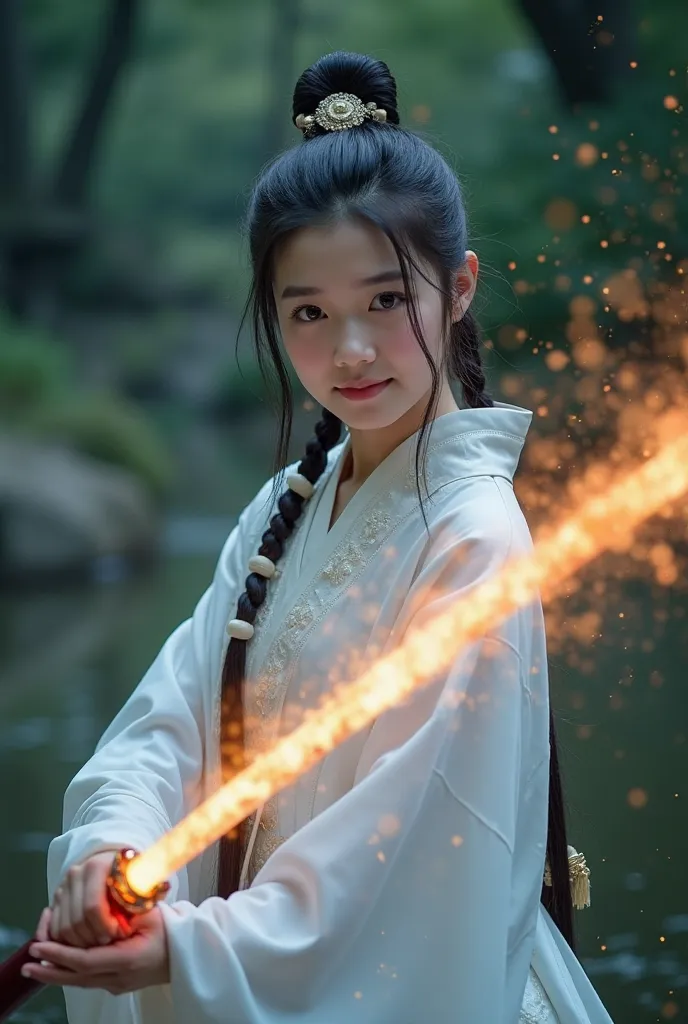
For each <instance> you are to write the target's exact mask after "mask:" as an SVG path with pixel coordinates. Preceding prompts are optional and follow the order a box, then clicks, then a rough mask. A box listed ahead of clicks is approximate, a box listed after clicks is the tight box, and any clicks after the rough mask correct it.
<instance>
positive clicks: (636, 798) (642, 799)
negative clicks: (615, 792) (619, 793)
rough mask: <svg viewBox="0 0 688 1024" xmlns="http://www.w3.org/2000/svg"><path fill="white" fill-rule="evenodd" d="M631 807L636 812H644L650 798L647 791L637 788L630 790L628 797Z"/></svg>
mask: <svg viewBox="0 0 688 1024" xmlns="http://www.w3.org/2000/svg"><path fill="white" fill-rule="evenodd" d="M626 800H627V801H628V805H629V807H632V808H633V809H634V810H636V811H640V810H642V808H643V807H646V806H647V802H648V800H649V797H648V795H647V791H646V790H644V789H641V788H640V787H637V788H635V789H629V791H628V795H627V797H626Z"/></svg>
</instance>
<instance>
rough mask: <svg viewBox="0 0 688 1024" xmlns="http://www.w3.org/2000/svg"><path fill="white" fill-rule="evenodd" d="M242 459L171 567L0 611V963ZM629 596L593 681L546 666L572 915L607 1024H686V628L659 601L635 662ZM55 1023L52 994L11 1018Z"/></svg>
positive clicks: (251, 476)
mask: <svg viewBox="0 0 688 1024" xmlns="http://www.w3.org/2000/svg"><path fill="white" fill-rule="evenodd" d="M197 442H198V443H199V444H200V440H199V439H197V440H196V441H194V442H193V443H194V444H195V443H197ZM201 447H203V445H201ZM204 451H205V448H204ZM238 458H239V456H237V454H236V452H234V453H232V452H229V453H228V452H227V451H226V450H225V449H223V450H222V465H223V466H224V469H225V472H224V473H223V474H220V477H219V479H221V481H222V482H220V483H218V482H217V479H216V478H215V476H213V474H214V470H213V469H212V466H211V467H210V472H211V477H212V478H213V480H214V483H213V484H212V486H211V487H209V486H207V485H206V487H205V490H203V491H202V492H198V491H194V488H193V487H191V488H189V489H186V488H185V489H184V491H183V492H180V495H179V499H180V500H179V503H178V513H176V514H175V516H173V517H172V520H171V522H170V524H169V526H168V529H167V534H166V537H167V539H166V549H167V555H166V557H165V558H164V559H163V561H162V563H161V565H160V566H159V568H158V569H156V570H155V571H153V572H152V573H150V574H149V575H147V576H146V577H145V578H139V579H137V580H134V581H132V580H127V579H121V578H118V569H117V566H116V564H105V565H103V566H101V567H100V572H99V576H100V580H99V582H94V583H93V584H92V585H90V586H87V587H80V588H76V589H73V590H66V591H60V592H57V593H56V592H53V593H44V594H33V595H23V596H14V597H12V596H7V595H5V596H4V597H3V598H1V599H0V778H1V779H2V786H1V787H0V826H1V834H0V879H2V888H1V889H0V958H4V957H5V956H6V955H8V954H9V952H10V951H11V950H12V949H13V948H14V947H16V946H17V945H18V944H20V943H21V942H23V941H24V939H25V938H26V937H27V936H28V934H29V932H30V931H31V929H32V927H33V926H34V925H35V923H36V921H37V919H38V916H39V913H40V911H41V908H42V907H43V905H44V902H45V856H46V850H47V846H48V843H49V841H50V839H51V837H52V836H53V835H54V834H55V833H56V831H57V830H58V829H59V827H60V815H61V803H62V796H63V793H64V790H65V787H66V785H67V783H68V782H69V780H70V779H71V778H72V776H73V775H74V774H75V772H76V771H77V770H78V768H79V767H80V766H81V765H82V764H83V762H84V761H85V760H86V759H87V758H88V757H89V755H90V753H91V752H92V750H93V747H94V745H95V743H96V741H97V739H98V737H99V735H100V734H101V732H102V731H103V729H104V728H105V726H106V725H107V724H108V722H109V721H110V719H111V718H112V716H113V715H114V713H115V712H116V711H117V710H118V708H119V707H120V706H121V704H122V703H123V701H124V700H125V698H126V696H127V695H128V693H129V692H130V691H131V689H132V688H133V686H134V685H135V684H136V682H137V680H138V679H139V678H140V676H141V675H142V673H143V672H144V671H145V669H146V667H147V666H148V664H149V663H150V661H151V660H152V658H153V657H154V655H155V653H156V652H157V650H158V648H159V647H160V645H161V643H162V642H163V640H164V639H165V637H166V636H167V635H168V634H169V633H170V632H171V630H172V629H173V628H174V627H175V626H176V625H177V624H178V623H179V622H180V621H182V619H184V618H185V617H186V616H187V615H188V614H189V613H190V611H191V610H192V608H193V605H194V603H195V601H196V600H197V598H198V597H199V596H200V594H201V593H202V591H203V590H204V589H205V587H206V585H207V583H208V581H209V579H210V576H211V574H212V570H213V566H214V562H215V558H216V555H217V553H218V552H219V549H220V546H221V544H222V540H223V538H224V535H225V534H226V531H227V529H228V528H229V526H230V525H231V519H232V516H233V515H234V514H236V512H237V511H238V510H239V509H240V508H241V507H242V505H243V504H244V503H245V501H246V500H247V498H248V497H249V495H250V494H251V493H253V491H254V490H255V487H256V486H257V484H258V483H259V482H260V479H261V478H262V477H264V476H265V472H266V471H267V469H268V468H269V461H268V459H267V458H264V453H263V454H261V456H260V458H259V459H258V464H257V466H252V467H251V468H249V467H246V468H245V469H244V470H242V473H241V474H236V473H235V471H234V470H233V469H232V468H231V467H232V464H233V465H234V466H235V467H236V466H237V465H238V461H237V460H238ZM244 465H246V463H245V462H244ZM228 467H229V468H228ZM207 468H208V467H206V469H203V467H201V468H200V469H199V470H198V472H199V473H202V472H206V470H207ZM239 480H240V481H241V483H240V484H238V483H237V481H239ZM218 509H220V512H221V514H220V516H219V517H218V516H217V511H218ZM625 601H626V605H627V608H629V609H635V610H636V611H638V612H639V614H638V615H637V616H635V618H634V620H633V621H634V622H635V623H636V624H635V625H634V627H633V629H631V628H630V627H629V626H627V625H625V622H626V621H627V620H626V619H624V620H620V619H619V618H618V615H617V614H616V612H614V611H612V610H610V611H609V614H608V621H607V622H606V623H605V624H604V626H603V629H602V631H603V633H604V635H605V643H604V645H603V646H602V645H601V646H600V647H599V648H598V649H593V650H591V651H588V657H589V658H591V659H592V664H593V669H592V671H590V666H589V665H588V667H587V670H586V671H585V672H582V671H579V670H576V669H573V668H571V667H570V665H569V664H567V662H566V661H565V660H564V659H561V660H559V659H557V658H556V657H555V658H554V665H553V695H554V696H553V699H554V704H555V707H556V708H557V710H558V711H559V712H560V715H559V720H560V724H559V734H560V744H561V748H562V757H563V761H564V768H565V779H566V788H567V794H568V800H569V803H570V807H571V825H570V836H569V841H570V842H571V843H572V844H573V845H575V846H576V847H577V848H578V849H579V850H582V851H583V852H584V853H585V855H586V857H587V861H588V864H589V866H590V869H591V875H592V907H591V908H590V909H587V910H585V911H582V912H579V913H578V914H577V915H576V916H577V924H578V933H579V953H580V955H581V958H582V960H583V962H584V965H585V967H586V970H587V971H588V973H589V974H590V976H591V977H592V979H593V982H594V984H595V986H596V987H597V989H598V991H599V992H600V994H601V996H602V998H603V1000H604V1001H605V1003H606V1005H607V1006H608V1008H609V1010H610V1013H611V1014H612V1017H613V1018H614V1020H615V1022H616V1024H641V1022H642V1024H645V1022H654V1021H672V1020H673V1021H688V884H687V883H686V863H688V838H687V833H688V830H687V829H686V823H685V806H686V799H687V798H688V788H687V784H688V772H687V770H686V769H687V757H686V753H687V751H688V694H687V691H686V688H687V686H688V671H687V670H688V639H687V636H686V630H687V626H686V621H685V620H684V618H683V617H682V612H683V606H682V599H681V598H679V597H678V596H675V597H672V598H671V599H670V600H669V601H668V603H667V604H666V607H665V612H664V613H663V619H664V620H665V621H664V622H663V627H662V636H661V640H660V642H659V643H658V645H657V647H656V648H655V650H654V651H652V652H645V651H644V650H643V645H642V643H639V642H638V641H639V632H642V631H643V630H644V629H647V632H648V635H649V633H650V632H651V631H652V630H653V629H654V624H653V623H654V619H653V614H652V613H653V608H652V604H651V595H650V593H649V591H645V590H644V589H643V588H642V587H640V585H638V584H633V585H631V584H629V585H628V588H627V592H626V595H625ZM643 623H645V625H643ZM636 791H637V792H636ZM629 793H630V794H631V797H630V798H629ZM629 799H630V802H629ZM633 802H635V803H640V804H641V805H642V806H636V807H634V806H632V803H633ZM603 947H604V948H603ZM64 1019H65V1018H64V1011H63V1007H62V1000H61V996H60V994H59V993H57V992H54V991H50V992H46V993H44V994H41V995H40V996H38V997H37V998H35V999H34V1000H33V1001H32V1002H31V1003H29V1004H27V1005H26V1007H25V1008H24V1009H23V1010H21V1011H20V1012H18V1013H17V1014H16V1015H15V1016H14V1017H13V1018H12V1020H13V1021H15V1022H17V1024H18V1022H20V1021H22V1022H29V1021H32V1022H33V1021H35V1022H39V1021H40V1022H42V1024H47V1022H63V1021H64ZM475 1024H478V1022H475ZM481 1024H482V1022H481Z"/></svg>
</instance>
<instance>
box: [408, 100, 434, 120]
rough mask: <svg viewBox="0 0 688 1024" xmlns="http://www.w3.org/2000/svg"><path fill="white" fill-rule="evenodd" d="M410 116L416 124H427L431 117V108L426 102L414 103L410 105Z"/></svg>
mask: <svg viewBox="0 0 688 1024" xmlns="http://www.w3.org/2000/svg"><path fill="white" fill-rule="evenodd" d="M411 117H412V118H413V120H414V121H415V122H416V124H427V123H428V121H429V120H430V118H431V117H432V110H431V109H430V107H429V106H428V105H427V104H426V103H416V104H415V106H413V107H411Z"/></svg>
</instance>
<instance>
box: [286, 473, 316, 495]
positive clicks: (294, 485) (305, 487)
mask: <svg viewBox="0 0 688 1024" xmlns="http://www.w3.org/2000/svg"><path fill="white" fill-rule="evenodd" d="M287 487H289V488H290V489H291V490H292V491H294V493H295V494H298V495H299V497H301V498H303V499H304V501H308V499H309V498H311V497H312V496H313V492H314V491H315V487H314V486H313V484H312V483H311V482H310V480H306V478H305V476H301V474H300V473H290V474H289V476H288V477H287Z"/></svg>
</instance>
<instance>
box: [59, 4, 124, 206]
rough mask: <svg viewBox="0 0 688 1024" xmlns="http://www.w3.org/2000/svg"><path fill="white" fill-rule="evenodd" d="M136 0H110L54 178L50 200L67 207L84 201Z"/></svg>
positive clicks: (122, 57)
mask: <svg viewBox="0 0 688 1024" xmlns="http://www.w3.org/2000/svg"><path fill="white" fill-rule="evenodd" d="M139 8H140V0H112V5H111V8H110V14H109V17H108V19H107V22H106V24H105V26H104V28H103V34H102V37H101V42H100V46H99V48H98V52H97V54H96V58H95V61H94V65H93V70H92V72H91V80H90V83H89V85H88V88H87V89H86V92H85V95H84V99H83V102H82V105H81V109H80V111H79V114H78V116H77V117H76V118H75V121H74V127H73V129H72V132H71V134H70V135H69V136H68V139H67V145H66V147H65V151H64V154H63V156H62V159H61V161H60V162H59V166H58V171H57V174H56V176H55V185H54V191H53V198H54V199H55V200H56V201H57V202H58V203H59V204H64V205H67V206H74V205H80V204H82V203H83V202H84V200H85V198H86V194H87V191H88V185H89V183H90V179H91V177H92V174H93V170H94V166H95V162H96V156H97V151H98V144H99V142H100V141H101V139H102V135H103V129H104V128H105V125H106V123H107V114H108V109H109V107H110V106H111V104H112V100H113V97H114V90H115V85H116V83H117V80H118V78H119V76H120V72H121V71H122V68H123V67H124V65H125V63H126V61H127V58H128V57H129V54H130V52H131V48H132V44H133V40H134V33H135V28H136V17H137V15H138V13H139Z"/></svg>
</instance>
